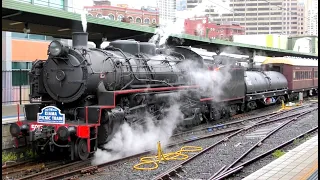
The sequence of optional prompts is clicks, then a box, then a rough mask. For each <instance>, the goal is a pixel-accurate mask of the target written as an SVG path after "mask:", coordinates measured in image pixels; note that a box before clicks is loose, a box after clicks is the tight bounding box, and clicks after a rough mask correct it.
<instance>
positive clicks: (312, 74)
mask: <svg viewBox="0 0 320 180" xmlns="http://www.w3.org/2000/svg"><path fill="white" fill-rule="evenodd" d="M311 79H312V87H314V85H315V84H314V68H312V71H311Z"/></svg>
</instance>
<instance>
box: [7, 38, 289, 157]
mask: <svg viewBox="0 0 320 180" xmlns="http://www.w3.org/2000/svg"><path fill="white" fill-rule="evenodd" d="M87 43H88V34H87V33H82V32H77V33H73V34H72V47H68V46H65V45H64V44H63V43H61V42H59V41H52V42H51V43H50V45H49V47H48V59H47V60H37V61H35V62H34V63H33V66H32V69H31V71H30V73H29V79H30V88H31V91H30V102H31V103H30V104H26V105H25V120H24V121H18V122H17V123H14V124H12V125H11V126H10V133H11V135H12V136H13V137H15V138H16V139H20V138H27V137H28V140H27V141H28V143H27V144H31V145H32V146H33V148H34V149H35V150H36V151H37V153H39V154H43V153H44V154H46V153H48V152H53V151H55V150H57V149H67V150H68V151H69V152H70V156H71V159H72V160H73V159H82V160H85V159H87V158H88V157H89V155H90V154H91V153H93V152H95V151H96V150H97V148H98V147H99V145H102V144H104V143H106V142H108V141H110V140H111V138H112V137H113V136H114V134H115V133H116V132H117V131H118V130H119V127H120V126H121V124H123V123H124V122H127V123H129V124H131V125H134V124H136V123H140V124H143V123H145V118H143V117H144V116H145V115H146V113H148V114H149V115H152V117H154V118H152V120H153V121H155V122H159V121H161V119H163V118H165V116H166V108H168V107H170V105H171V104H172V102H173V101H177V102H179V104H180V105H181V106H180V110H181V112H182V113H183V119H182V120H181V121H180V122H181V123H180V124H179V125H181V126H187V127H188V126H195V125H198V124H200V123H201V122H203V121H214V120H217V119H220V118H222V117H224V116H232V115H235V114H237V113H241V112H244V111H249V110H253V109H255V108H257V107H258V106H259V105H261V104H262V105H268V104H272V103H277V102H280V101H281V100H286V99H288V98H289V96H288V95H289V94H290V92H289V90H288V81H287V79H286V77H285V76H284V75H283V74H282V73H280V72H277V71H252V70H246V69H245V68H244V67H243V66H240V65H239V64H238V63H237V61H238V59H237V58H233V57H228V56H224V55H216V54H215V53H212V52H208V51H206V50H203V49H197V48H192V47H183V46H177V47H172V48H163V49H161V48H157V47H156V45H155V44H153V43H148V42H137V41H135V40H116V41H113V42H111V43H110V45H109V46H108V47H106V48H105V49H98V48H88V47H87ZM187 61H190V62H191V63H189V66H188V67H186V65H185V62H187ZM192 69H193V70H192ZM201 70H203V71H208V72H210V73H212V74H211V75H212V78H213V79H214V77H215V73H220V72H221V73H222V74H223V72H228V74H229V75H230V77H229V79H228V80H224V79H220V81H227V82H225V83H224V85H223V87H222V90H221V92H223V93H221V94H214V93H211V92H215V91H214V90H215V88H216V87H217V84H219V82H216V81H213V83H212V84H206V86H205V88H203V87H202V86H201V85H199V84H201V83H200V82H199V81H198V82H197V81H195V80H194V79H192V78H190V73H189V72H190V71H201ZM210 73H209V74H210ZM208 88H209V89H211V90H210V91H209V90H208ZM208 92H210V93H208ZM36 99H41V101H36Z"/></svg>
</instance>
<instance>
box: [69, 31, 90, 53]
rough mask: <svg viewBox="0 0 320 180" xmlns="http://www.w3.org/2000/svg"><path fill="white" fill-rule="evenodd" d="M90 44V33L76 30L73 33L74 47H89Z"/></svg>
mask: <svg viewBox="0 0 320 180" xmlns="http://www.w3.org/2000/svg"><path fill="white" fill-rule="evenodd" d="M87 46H88V33H86V32H74V33H72V47H74V48H84V49H85V48H87Z"/></svg>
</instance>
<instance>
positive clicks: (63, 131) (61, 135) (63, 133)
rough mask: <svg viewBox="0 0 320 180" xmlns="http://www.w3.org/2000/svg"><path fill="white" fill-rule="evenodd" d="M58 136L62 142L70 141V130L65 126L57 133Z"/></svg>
mask: <svg viewBox="0 0 320 180" xmlns="http://www.w3.org/2000/svg"><path fill="white" fill-rule="evenodd" d="M57 135H58V138H59V139H60V140H62V141H66V140H68V137H69V131H68V128H66V127H65V126H61V127H59V129H58V131H57Z"/></svg>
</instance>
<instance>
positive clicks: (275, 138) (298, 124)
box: [228, 111, 318, 180]
mask: <svg viewBox="0 0 320 180" xmlns="http://www.w3.org/2000/svg"><path fill="white" fill-rule="evenodd" d="M316 126H318V111H313V112H312V113H310V114H309V115H306V116H305V117H303V118H301V119H299V120H297V121H294V122H291V123H290V124H288V125H287V126H286V128H285V129H283V130H281V131H279V132H276V133H275V134H273V135H272V136H270V138H268V139H267V140H265V141H264V142H263V144H262V146H260V147H259V148H256V149H255V150H254V151H252V152H251V153H250V154H248V156H247V157H245V158H244V159H243V162H245V161H246V160H249V159H251V158H253V157H255V156H257V155H259V154H262V153H264V152H266V151H268V150H269V149H272V148H275V147H277V146H278V145H280V144H282V143H284V142H286V141H288V140H290V139H292V138H294V137H296V136H298V135H299V134H302V133H304V132H306V131H308V130H310V129H312V128H313V127H316ZM317 134H318V131H316V133H313V135H317ZM300 144H301V142H300V143H291V144H290V145H288V146H286V147H285V148H283V149H282V150H284V151H285V152H288V151H289V150H291V149H293V148H295V147H297V146H298V145H300ZM273 160H275V157H273V156H272V155H268V156H266V157H265V158H262V159H261V160H259V161H257V162H255V163H254V164H251V165H249V166H247V167H245V168H243V169H242V171H241V172H239V173H237V174H236V175H234V176H233V177H230V178H228V180H231V179H232V180H238V179H239V180H240V179H242V178H244V177H246V176H248V175H250V174H251V173H253V172H255V171H257V170H259V169H260V168H262V167H263V166H265V165H267V164H269V163H270V162H272V161H273Z"/></svg>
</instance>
